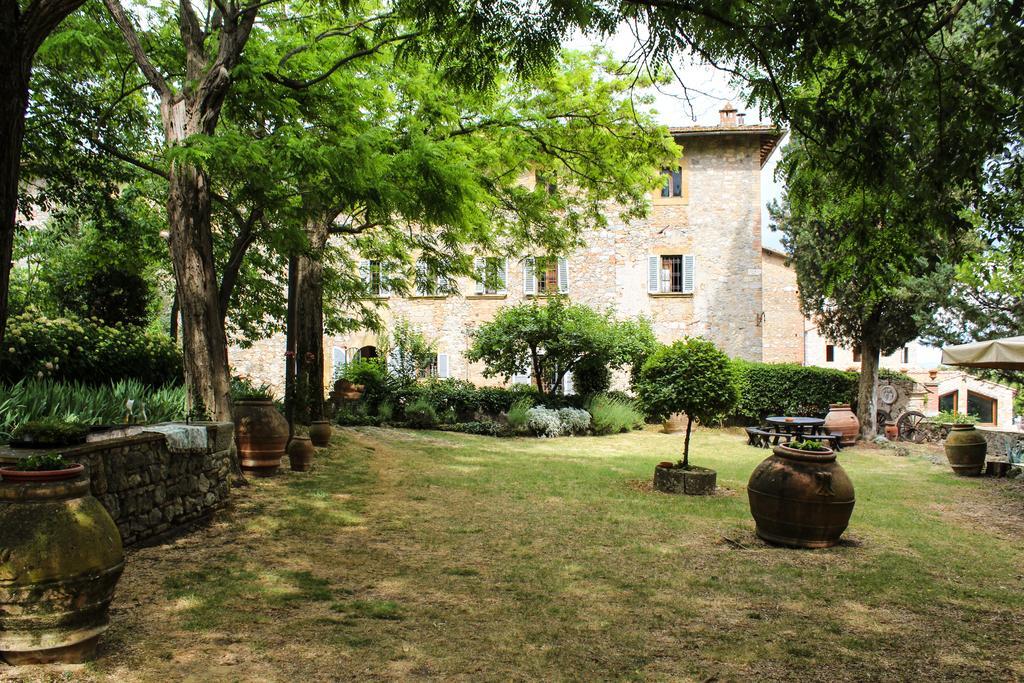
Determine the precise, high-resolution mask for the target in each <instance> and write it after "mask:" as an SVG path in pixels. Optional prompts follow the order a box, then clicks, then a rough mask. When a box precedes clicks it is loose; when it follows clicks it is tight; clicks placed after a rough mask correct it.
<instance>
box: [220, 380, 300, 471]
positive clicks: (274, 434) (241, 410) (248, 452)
mask: <svg viewBox="0 0 1024 683" xmlns="http://www.w3.org/2000/svg"><path fill="white" fill-rule="evenodd" d="M231 398H232V400H233V401H234V418H235V443H236V444H237V445H238V457H239V459H240V460H241V465H242V469H243V470H245V471H246V472H251V473H253V474H255V475H257V476H270V475H272V474H274V473H275V472H277V469H278V467H280V466H281V458H283V457H284V454H285V447H286V446H287V445H288V421H287V420H286V419H285V418H284V415H282V414H281V411H280V410H278V409H277V406H276V405H275V404H274V394H273V392H272V391H271V390H270V387H268V386H266V385H263V386H260V387H256V386H253V385H252V384H251V383H250V382H248V381H246V380H243V379H240V378H236V379H235V380H234V381H233V386H232V388H231Z"/></svg>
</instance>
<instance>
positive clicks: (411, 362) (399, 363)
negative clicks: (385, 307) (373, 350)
mask: <svg viewBox="0 0 1024 683" xmlns="http://www.w3.org/2000/svg"><path fill="white" fill-rule="evenodd" d="M379 353H380V354H381V355H382V356H383V357H386V358H387V359H388V361H387V370H388V373H389V374H390V375H391V376H392V377H394V378H395V379H396V380H397V381H399V382H401V383H404V384H412V383H414V382H415V381H416V380H417V379H419V378H420V377H422V376H423V374H424V372H425V371H426V370H427V369H428V368H429V367H430V366H431V364H432V363H433V362H434V359H435V358H436V356H437V344H436V343H432V342H429V341H427V338H426V336H424V334H423V333H422V332H421V331H420V330H419V329H417V328H416V327H414V326H413V324H412V323H410V322H409V321H408V320H406V319H405V318H399V319H397V320H396V321H395V322H394V323H392V327H391V334H390V335H388V338H387V341H386V343H385V344H383V345H382V346H381V348H380V349H379Z"/></svg>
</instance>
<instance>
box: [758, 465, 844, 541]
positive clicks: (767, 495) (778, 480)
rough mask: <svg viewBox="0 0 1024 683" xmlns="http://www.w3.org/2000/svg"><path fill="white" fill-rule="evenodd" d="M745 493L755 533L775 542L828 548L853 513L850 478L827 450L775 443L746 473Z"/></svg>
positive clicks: (837, 537)
mask: <svg viewBox="0 0 1024 683" xmlns="http://www.w3.org/2000/svg"><path fill="white" fill-rule="evenodd" d="M747 496H748V498H749V500H750V514H751V515H753V517H754V521H755V522H756V523H757V535H758V536H760V537H761V538H763V539H764V540H766V541H768V542H769V543H777V544H779V545H787V546H793V547H798V548H827V547H829V546H833V545H835V544H836V543H838V542H839V537H840V536H842V534H843V531H845V530H846V526H847V525H848V524H849V522H850V515H851V514H853V504H854V496H853V482H851V481H850V478H849V477H848V476H846V471H845V470H844V469H843V468H842V466H840V465H839V463H837V462H836V455H835V452H833V451H832V450H831V449H830V450H827V451H820V452H815V451H802V450H796V449H794V448H789V447H788V446H781V445H780V446H776V447H775V448H774V449H773V450H772V455H771V456H769V457H767V458H765V460H764V461H763V462H761V464H760V465H758V466H757V468H756V469H755V470H754V472H753V473H752V474H751V475H750V481H749V482H748V483H747Z"/></svg>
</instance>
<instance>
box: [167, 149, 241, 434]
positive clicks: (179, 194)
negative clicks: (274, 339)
mask: <svg viewBox="0 0 1024 683" xmlns="http://www.w3.org/2000/svg"><path fill="white" fill-rule="evenodd" d="M167 217H168V222H169V224H170V240H169V242H170V250H171V260H172V262H173V264H174V280H175V284H176V286H177V292H178V306H179V309H180V311H181V338H182V350H183V352H184V357H185V388H186V390H187V391H188V395H189V398H190V400H191V406H192V413H193V414H194V415H203V414H205V415H208V416H209V417H211V418H213V419H216V420H231V418H232V416H231V378H230V375H229V372H228V352H227V335H226V334H225V332H224V325H223V323H222V318H221V315H220V303H219V296H218V287H217V279H216V271H215V270H214V262H213V235H212V233H211V231H210V189H209V181H208V179H207V177H206V174H205V173H203V172H202V171H201V170H199V169H198V168H195V167H192V166H184V165H174V166H173V167H172V168H171V172H170V174H169V178H168V199H167Z"/></svg>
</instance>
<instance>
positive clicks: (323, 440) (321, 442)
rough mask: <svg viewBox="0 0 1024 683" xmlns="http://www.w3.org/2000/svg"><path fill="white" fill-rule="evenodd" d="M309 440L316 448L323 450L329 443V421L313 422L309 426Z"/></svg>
mask: <svg viewBox="0 0 1024 683" xmlns="http://www.w3.org/2000/svg"><path fill="white" fill-rule="evenodd" d="M309 440H310V441H312V442H313V445H314V446H316V447H317V448H324V447H326V446H329V445H330V443H331V423H330V421H329V420H313V422H312V423H311V424H310V425H309Z"/></svg>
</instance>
